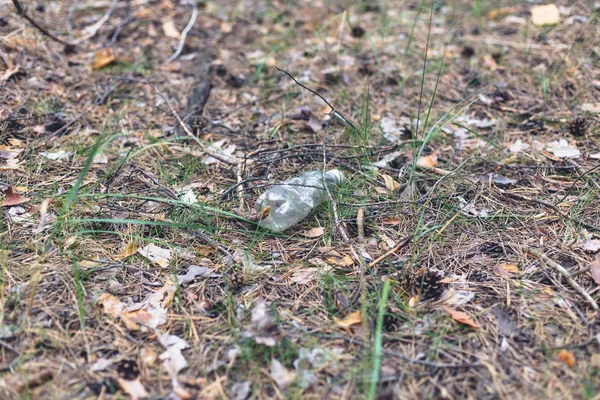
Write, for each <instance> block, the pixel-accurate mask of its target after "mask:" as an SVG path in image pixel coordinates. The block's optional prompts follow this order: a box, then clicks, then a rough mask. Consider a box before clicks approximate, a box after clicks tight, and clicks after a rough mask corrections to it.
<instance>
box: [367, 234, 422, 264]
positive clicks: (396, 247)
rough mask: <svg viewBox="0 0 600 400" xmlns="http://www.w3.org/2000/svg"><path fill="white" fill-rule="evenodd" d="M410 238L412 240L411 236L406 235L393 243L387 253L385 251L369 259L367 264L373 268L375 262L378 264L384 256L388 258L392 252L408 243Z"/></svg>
mask: <svg viewBox="0 0 600 400" xmlns="http://www.w3.org/2000/svg"><path fill="white" fill-rule="evenodd" d="M411 240H412V237H411V236H408V237H407V238H405V239H404V240H401V241H400V242H399V243H398V244H397V245H395V246H394V247H393V248H392V249H390V250H389V251H388V252H387V253H385V254H383V255H381V256H379V257H377V258H376V259H375V260H373V261H371V263H370V264H369V268H373V267H374V266H376V265H377V264H379V263H380V262H381V261H383V260H385V259H386V258H388V257H389V256H391V255H392V254H394V253H395V252H397V251H398V250H400V249H401V248H403V247H404V246H406V245H407V244H409V243H410V241H411Z"/></svg>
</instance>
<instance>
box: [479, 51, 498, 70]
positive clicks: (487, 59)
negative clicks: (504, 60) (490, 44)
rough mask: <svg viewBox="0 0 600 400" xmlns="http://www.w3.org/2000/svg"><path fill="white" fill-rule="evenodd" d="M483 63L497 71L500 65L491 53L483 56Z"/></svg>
mask: <svg viewBox="0 0 600 400" xmlns="http://www.w3.org/2000/svg"><path fill="white" fill-rule="evenodd" d="M483 63H484V64H485V65H486V66H487V67H488V68H489V69H490V70H491V71H495V70H497V69H498V68H499V67H498V63H497V62H496V59H495V58H494V57H493V56H492V55H491V54H486V55H484V56H483Z"/></svg>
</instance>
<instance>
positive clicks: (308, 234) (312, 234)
mask: <svg viewBox="0 0 600 400" xmlns="http://www.w3.org/2000/svg"><path fill="white" fill-rule="evenodd" d="M323 233H325V228H323V227H322V226H318V227H316V228H312V229H309V230H306V231H302V232H300V236H304V237H305V238H311V239H312V238H318V237H321V236H323Z"/></svg>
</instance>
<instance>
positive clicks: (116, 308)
mask: <svg viewBox="0 0 600 400" xmlns="http://www.w3.org/2000/svg"><path fill="white" fill-rule="evenodd" d="M98 304H100V305H102V307H103V308H104V313H105V314H107V315H110V316H111V317H113V318H119V317H120V316H121V313H122V312H123V308H124V307H125V306H124V305H123V303H121V301H120V300H119V299H117V298H116V297H115V296H113V295H112V294H110V293H102V294H101V295H100V300H99V301H98Z"/></svg>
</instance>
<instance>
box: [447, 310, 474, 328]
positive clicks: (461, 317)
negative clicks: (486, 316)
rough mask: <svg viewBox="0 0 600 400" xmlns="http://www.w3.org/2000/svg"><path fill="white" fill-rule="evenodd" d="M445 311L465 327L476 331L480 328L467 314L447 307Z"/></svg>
mask: <svg viewBox="0 0 600 400" xmlns="http://www.w3.org/2000/svg"><path fill="white" fill-rule="evenodd" d="M444 311H446V312H447V313H448V314H450V317H452V319H453V320H455V321H456V322H459V323H461V324H464V325H468V326H470V327H472V328H475V329H479V328H480V326H479V325H478V324H477V322H475V321H473V319H471V317H470V316H469V314H467V313H465V312H462V311H456V310H452V309H451V308H448V307H446V306H444Z"/></svg>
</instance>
